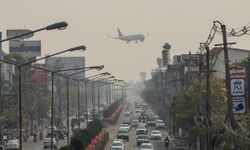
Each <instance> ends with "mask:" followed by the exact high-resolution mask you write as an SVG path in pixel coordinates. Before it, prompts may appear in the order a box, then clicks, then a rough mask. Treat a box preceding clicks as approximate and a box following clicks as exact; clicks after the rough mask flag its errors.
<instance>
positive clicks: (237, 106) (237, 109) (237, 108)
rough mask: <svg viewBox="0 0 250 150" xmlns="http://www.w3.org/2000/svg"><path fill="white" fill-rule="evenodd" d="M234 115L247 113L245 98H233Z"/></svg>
mask: <svg viewBox="0 0 250 150" xmlns="http://www.w3.org/2000/svg"><path fill="white" fill-rule="evenodd" d="M232 102H233V113H234V114H236V115H237V114H245V113H246V100H245V97H233V99H232Z"/></svg>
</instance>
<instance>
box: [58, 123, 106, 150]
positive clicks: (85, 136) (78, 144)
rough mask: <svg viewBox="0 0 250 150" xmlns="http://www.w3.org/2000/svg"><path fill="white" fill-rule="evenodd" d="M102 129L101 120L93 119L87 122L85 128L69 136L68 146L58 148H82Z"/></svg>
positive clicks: (69, 149)
mask: <svg viewBox="0 0 250 150" xmlns="http://www.w3.org/2000/svg"><path fill="white" fill-rule="evenodd" d="M102 129H103V125H102V123H101V121H100V120H94V121H93V122H91V123H89V124H88V126H87V128H86V129H84V130H81V131H80V133H79V134H77V135H76V136H74V137H72V138H71V140H70V145H69V146H65V147H62V148H60V150H84V149H86V148H87V146H88V145H89V144H90V142H91V140H92V139H93V138H95V136H96V135H98V134H99V132H101V130H102Z"/></svg>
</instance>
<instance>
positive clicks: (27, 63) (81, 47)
mask: <svg viewBox="0 0 250 150" xmlns="http://www.w3.org/2000/svg"><path fill="white" fill-rule="evenodd" d="M81 49H85V46H78V47H75V48H70V49H67V50H64V51H61V52H58V53H55V54H52V55H48V56H45V57H42V58H39V59H36V60H32V61H29V62H26V63H24V64H21V65H20V64H18V63H16V62H11V61H5V60H0V61H1V62H4V63H7V64H11V65H14V66H16V67H17V68H18V83H19V84H18V93H19V94H18V95H19V124H20V133H19V134H20V135H19V136H20V137H19V138H20V139H19V140H20V150H22V80H21V79H22V74H21V69H22V67H24V66H27V65H30V64H32V63H34V62H37V61H39V60H42V59H46V58H49V57H52V56H55V55H59V54H61V53H65V52H68V51H76V50H81Z"/></svg>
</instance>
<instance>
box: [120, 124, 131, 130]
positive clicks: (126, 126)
mask: <svg viewBox="0 0 250 150" xmlns="http://www.w3.org/2000/svg"><path fill="white" fill-rule="evenodd" d="M121 127H122V128H126V129H128V130H130V126H129V125H128V124H121V126H120V128H121Z"/></svg>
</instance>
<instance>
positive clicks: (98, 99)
mask: <svg viewBox="0 0 250 150" xmlns="http://www.w3.org/2000/svg"><path fill="white" fill-rule="evenodd" d="M114 77H115V76H111V77H108V78H104V79H100V80H98V81H94V82H95V83H97V92H98V96H97V112H98V117H100V89H99V87H100V85H99V83H101V81H103V80H107V79H112V78H114Z"/></svg>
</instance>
